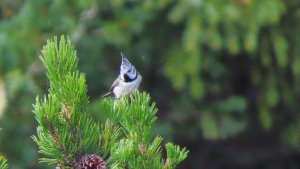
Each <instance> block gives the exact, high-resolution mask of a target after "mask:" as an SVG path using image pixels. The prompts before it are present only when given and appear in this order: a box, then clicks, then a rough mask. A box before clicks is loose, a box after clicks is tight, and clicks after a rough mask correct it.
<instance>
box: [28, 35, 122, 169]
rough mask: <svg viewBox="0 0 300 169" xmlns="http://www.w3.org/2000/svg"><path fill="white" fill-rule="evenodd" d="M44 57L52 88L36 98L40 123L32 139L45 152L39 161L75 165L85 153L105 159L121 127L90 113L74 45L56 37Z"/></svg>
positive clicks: (42, 57)
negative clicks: (98, 118)
mask: <svg viewBox="0 0 300 169" xmlns="http://www.w3.org/2000/svg"><path fill="white" fill-rule="evenodd" d="M41 59H42V62H43V63H44V65H45V67H46V70H47V76H48V78H49V80H50V88H49V90H48V92H49V94H48V95H47V96H45V97H44V99H42V100H41V99H40V98H37V100H36V104H35V105H34V113H35V116H36V119H37V121H38V124H39V126H38V128H37V136H33V139H34V141H36V143H37V144H38V146H39V152H40V153H42V154H44V155H45V157H44V158H41V159H40V160H41V161H42V162H46V163H56V164H59V165H60V166H61V167H64V166H65V167H66V166H71V167H72V165H73V164H74V163H75V162H74V161H76V160H77V159H79V158H80V157H81V156H83V155H85V154H89V153H90V154H97V155H101V156H102V158H105V156H106V155H107V154H108V152H109V150H110V149H109V148H108V146H110V144H113V143H114V139H116V137H117V136H118V133H119V132H118V131H119V129H118V128H117V127H114V126H111V125H110V122H107V123H106V124H105V125H104V126H103V127H101V125H100V124H99V123H96V122H95V121H94V120H93V119H92V118H91V117H89V116H88V114H87V112H86V109H87V106H88V97H87V95H86V92H87V86H86V81H85V75H84V74H82V73H79V72H78V68H77V64H78V58H77V56H76V51H75V49H74V46H73V45H72V44H71V42H70V40H69V39H65V38H64V36H62V37H61V38H60V41H59V42H58V39H57V38H56V37H55V38H54V39H51V40H49V41H48V42H47V45H46V46H45V47H44V48H43V50H42V56H41ZM107 140H110V142H109V143H108V142H107ZM74 165H75V164H74Z"/></svg>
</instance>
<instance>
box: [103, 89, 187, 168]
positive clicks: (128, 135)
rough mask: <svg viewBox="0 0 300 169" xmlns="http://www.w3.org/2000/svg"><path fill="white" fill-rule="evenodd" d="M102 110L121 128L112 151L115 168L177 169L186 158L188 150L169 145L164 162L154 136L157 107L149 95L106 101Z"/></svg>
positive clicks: (111, 157)
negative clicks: (117, 140) (119, 136)
mask: <svg viewBox="0 0 300 169" xmlns="http://www.w3.org/2000/svg"><path fill="white" fill-rule="evenodd" d="M100 104H101V106H100V107H101V111H102V112H106V113H108V115H109V117H110V118H111V119H112V120H113V121H114V122H115V123H116V124H117V125H120V126H121V129H122V133H123V137H122V139H121V140H120V141H119V142H117V143H116V144H115V145H114V146H113V147H112V149H111V156H110V159H109V162H111V166H112V168H113V169H119V168H133V169H147V168H154V169H162V168H166V169H174V168H175V167H176V166H177V165H178V164H179V163H180V162H181V161H182V160H184V159H185V158H186V157H187V154H188V151H187V150H186V149H185V148H183V149H181V148H180V147H179V146H175V145H173V144H172V143H167V144H166V150H167V159H163V156H162V149H161V143H162V138H161V137H160V136H155V137H154V136H153V126H154V125H155V121H156V113H157V108H156V106H155V103H154V102H151V98H150V96H149V94H147V93H145V92H136V93H135V94H134V95H131V96H129V97H123V98H121V99H120V100H117V101H114V100H112V99H105V100H103V101H102V102H101V103H100Z"/></svg>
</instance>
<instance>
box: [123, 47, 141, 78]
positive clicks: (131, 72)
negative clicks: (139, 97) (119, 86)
mask: <svg viewBox="0 0 300 169" xmlns="http://www.w3.org/2000/svg"><path fill="white" fill-rule="evenodd" d="M121 56H122V63H121V66H120V76H121V79H122V80H123V81H125V82H126V81H132V80H134V79H135V78H136V77H137V72H136V70H135V67H134V66H133V65H132V64H131V63H130V62H129V61H128V59H127V58H126V57H125V55H124V54H123V53H122V52H121Z"/></svg>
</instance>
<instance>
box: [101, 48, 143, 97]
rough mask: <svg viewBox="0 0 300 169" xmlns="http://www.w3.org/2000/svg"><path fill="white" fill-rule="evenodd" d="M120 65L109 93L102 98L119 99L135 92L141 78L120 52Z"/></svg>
mask: <svg viewBox="0 0 300 169" xmlns="http://www.w3.org/2000/svg"><path fill="white" fill-rule="evenodd" d="M121 57H122V63H121V66H120V74H119V76H118V78H117V79H116V80H115V81H114V83H113V84H112V85H111V87H110V89H109V92H108V93H106V94H105V95H103V96H102V97H107V96H111V95H113V96H115V98H117V99H119V98H120V97H122V96H124V95H127V94H130V93H132V92H134V91H136V90H137V89H138V87H139V85H140V83H141V81H142V76H141V75H140V74H139V72H137V71H136V69H135V67H134V66H133V65H132V64H131V63H130V62H129V61H128V59H127V58H126V57H125V55H124V54H123V53H122V52H121Z"/></svg>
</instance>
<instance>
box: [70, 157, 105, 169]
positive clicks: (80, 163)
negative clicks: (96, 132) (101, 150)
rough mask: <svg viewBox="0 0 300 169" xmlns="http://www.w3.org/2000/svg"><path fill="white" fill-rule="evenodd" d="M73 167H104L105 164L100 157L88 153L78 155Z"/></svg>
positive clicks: (103, 168) (95, 168)
mask: <svg viewBox="0 0 300 169" xmlns="http://www.w3.org/2000/svg"><path fill="white" fill-rule="evenodd" d="M74 169H106V164H105V161H104V160H103V159H102V158H101V157H99V156H97V155H95V154H88V155H84V156H82V157H80V158H79V159H78V160H77V161H76V162H75V164H74Z"/></svg>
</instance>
